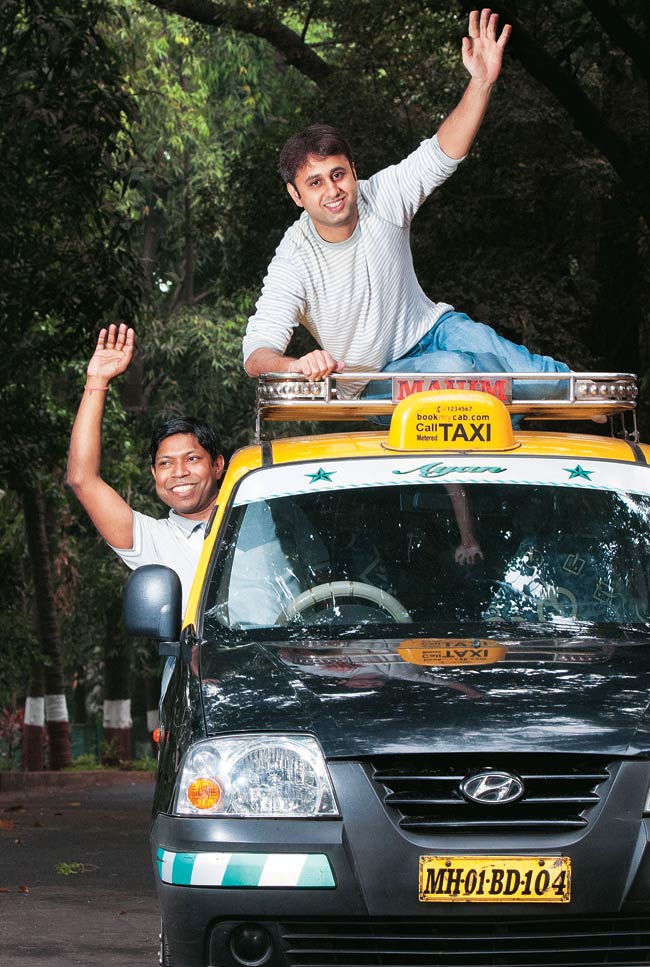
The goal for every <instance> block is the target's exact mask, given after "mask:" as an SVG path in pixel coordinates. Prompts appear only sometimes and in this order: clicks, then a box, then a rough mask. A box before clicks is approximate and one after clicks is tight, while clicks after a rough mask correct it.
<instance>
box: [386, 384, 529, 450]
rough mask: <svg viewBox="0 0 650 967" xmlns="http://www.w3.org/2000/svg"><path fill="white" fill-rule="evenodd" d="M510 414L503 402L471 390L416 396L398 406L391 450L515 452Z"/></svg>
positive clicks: (391, 428)
mask: <svg viewBox="0 0 650 967" xmlns="http://www.w3.org/2000/svg"><path fill="white" fill-rule="evenodd" d="M517 446H518V444H517V443H515V439H514V436H513V433H512V424H511V422H510V415H509V413H508V411H507V409H506V408H505V406H504V405H503V403H501V401H500V400H498V399H497V398H496V397H494V396H490V395H489V394H487V393H477V392H474V391H472V390H439V391H434V392H431V393H415V394H413V395H412V396H408V397H406V399H403V400H402V402H401V403H398V405H397V406H396V407H395V412H394V413H393V416H392V419H391V421H390V431H389V433H388V443H387V448H388V449H389V450H409V451H414V450H416V451H417V450H447V451H448V450H463V451H465V452H468V451H471V452H476V451H478V452H480V451H483V450H485V451H493V450H514V449H515V448H516V447H517Z"/></svg>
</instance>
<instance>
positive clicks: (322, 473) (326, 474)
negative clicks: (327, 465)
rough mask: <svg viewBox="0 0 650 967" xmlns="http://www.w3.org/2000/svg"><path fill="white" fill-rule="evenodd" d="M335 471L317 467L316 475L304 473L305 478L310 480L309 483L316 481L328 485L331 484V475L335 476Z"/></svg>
mask: <svg viewBox="0 0 650 967" xmlns="http://www.w3.org/2000/svg"><path fill="white" fill-rule="evenodd" d="M335 473H336V470H323V468H322V467H319V469H318V470H317V472H316V473H306V474H305V477H310V478H311V483H316V481H317V480H327V482H328V483H331V482H332V474H335Z"/></svg>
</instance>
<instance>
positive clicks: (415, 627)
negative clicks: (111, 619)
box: [125, 373, 650, 967]
mask: <svg viewBox="0 0 650 967" xmlns="http://www.w3.org/2000/svg"><path fill="white" fill-rule="evenodd" d="M361 375H362V376H364V377H366V378H367V379H368V380H370V379H372V380H377V379H383V380H384V381H385V383H386V387H385V397H386V398H384V399H378V400H362V399H361V400H360V399H348V398H347V396H346V394H345V392H341V393H340V394H339V392H338V390H339V387H340V386H341V383H342V381H345V379H346V376H345V374H339V375H338V376H331V377H329V378H328V379H326V380H324V381H322V382H316V383H310V382H308V381H306V380H305V379H304V378H303V377H300V376H287V375H283V376H266V377H263V378H262V379H261V380H260V381H259V385H258V423H257V438H256V442H255V443H254V444H253V445H251V446H248V447H245V448H244V449H242V450H239V451H238V452H237V453H236V454H235V455H234V457H233V458H232V460H231V462H230V466H229V468H228V470H227V473H226V475H225V477H224V481H223V485H222V487H221V491H220V494H219V498H218V504H217V506H216V508H215V512H214V515H213V518H212V520H211V521H210V524H209V526H208V532H207V535H206V540H205V545H204V549H203V554H202V557H201V560H200V563H199V566H198V569H197V573H196V577H195V581H194V585H193V589H192V593H191V595H190V600H189V603H188V606H187V608H186V612H185V615H184V616H181V604H180V601H181V595H180V586H179V582H178V579H177V577H176V575H175V574H174V572H173V571H170V570H169V569H167V568H163V567H160V566H151V567H145V568H140V569H139V570H138V571H136V572H134V574H133V575H132V576H131V578H130V580H129V584H128V587H127V591H126V598H125V615H126V621H127V627H128V628H129V630H130V631H131V632H132V633H134V634H142V635H147V636H149V637H153V638H156V639H158V641H159V642H160V651H161V654H166V655H173V656H175V657H176V664H175V671H174V674H173V676H172V679H171V683H170V686H169V688H168V690H167V692H166V695H165V699H164V702H163V708H162V718H161V738H160V747H159V748H160V756H159V771H158V780H157V786H156V793H155V801H154V810H153V823H152V831H151V846H152V860H153V865H154V872H155V878H156V884H157V890H158V896H159V901H160V908H161V916H162V930H161V950H160V962H161V963H162V964H163V965H165V967H194V965H196V967H198V965H206V967H208V965H209V967H262V965H268V967H334V965H340V967H380V965H381V967H434V965H435V967H440V965H442V967H445V965H449V967H451V965H457V967H460V965H462V967H488V965H489V967H495V965H506V967H532V965H537V967H540V965H554V967H561V965H572V967H573V965H601V964H609V965H611V964H619V965H628V967H630V965H641V964H644V965H647V964H648V963H650V845H649V843H650V540H649V539H648V538H649V526H650V469H649V467H648V460H649V459H650V447H648V446H647V445H644V444H642V443H640V442H639V438H638V433H637V430H636V422H635V406H636V402H635V401H636V382H635V378H634V377H633V376H632V375H630V374H615V373H614V374H612V373H569V374H552V375H550V374H549V375H548V376H546V375H545V374H535V375H534V377H532V376H530V375H525V374H512V375H508V376H507V377H504V375H503V374H485V375H484V376H481V377H480V378H477V377H476V376H472V377H470V376H463V375H462V374H453V375H445V374H436V375H433V376H432V375H431V374H429V375H424V374H422V375H418V374H391V375H390V376H387V375H386V374H379V375H378V374H374V373H373V374H361ZM354 378H355V380H356V381H357V382H358V381H359V378H360V374H354ZM294 420H298V421H305V420H312V421H313V420H322V421H325V422H326V423H327V424H331V423H332V422H334V421H339V420H340V421H346V420H347V421H350V420H352V421H356V422H355V427H357V428H355V429H348V430H344V432H334V433H332V432H327V433H323V434H320V435H309V436H301V437H284V436H283V437H280V438H278V437H276V438H273V439H269V438H267V437H268V431H269V427H270V425H271V422H272V421H281V422H282V425H283V426H284V427H285V428H286V426H287V424H288V423H289V422H291V421H294ZM368 420H371V421H375V422H374V423H372V422H367V421H368ZM558 420H560V421H562V422H561V423H558V422H557V421H558ZM363 421H366V422H365V423H364V422H363ZM532 421H534V423H532V425H531V422H532ZM540 421H541V422H540ZM552 421H556V422H555V423H554V422H552ZM567 421H576V422H575V423H572V424H571V426H570V429H567V425H568V424H567ZM580 421H583V422H582V423H580ZM594 421H596V422H594ZM599 422H600V423H602V425H599ZM380 424H383V425H380ZM358 427H361V428H358ZM554 427H555V428H554ZM581 431H582V432H581ZM594 431H595V432H594Z"/></svg>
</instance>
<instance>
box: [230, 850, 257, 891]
mask: <svg viewBox="0 0 650 967" xmlns="http://www.w3.org/2000/svg"><path fill="white" fill-rule="evenodd" d="M266 857H267V854H266V853H233V855H232V858H231V860H230V863H228V866H227V867H226V872H225V873H224V875H223V880H222V881H221V885H222V886H257V885H258V883H259V881H260V876H261V875H262V870H263V869H264V864H265V863H266Z"/></svg>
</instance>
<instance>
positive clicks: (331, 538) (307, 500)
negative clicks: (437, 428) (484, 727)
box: [203, 482, 650, 642]
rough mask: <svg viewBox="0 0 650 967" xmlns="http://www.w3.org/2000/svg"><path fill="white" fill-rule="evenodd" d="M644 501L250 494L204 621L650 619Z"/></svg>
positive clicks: (476, 624)
mask: <svg viewBox="0 0 650 967" xmlns="http://www.w3.org/2000/svg"><path fill="white" fill-rule="evenodd" d="M649 513H650V498H649V497H647V496H642V495H637V494H626V493H621V492H615V491H608V490H597V489H594V488H586V487H583V488H578V487H567V486H564V487H558V486H549V485H539V486H535V485H517V484H499V485H498V486H495V485H494V484H480V483H472V484H468V485H465V484H457V483H447V482H445V483H438V482H435V483H433V482H427V483H426V484H423V485H421V486H413V485H408V486H407V485H401V486H400V485H395V486H380V487H369V486H360V487H358V488H350V489H339V490H333V491H329V492H318V493H314V492H312V493H299V494H293V495H291V496H280V497H274V498H273V499H267V500H255V501H254V502H251V503H248V504H245V505H243V506H239V507H235V508H233V510H232V512H231V518H230V521H229V524H228V527H227V529H226V532H225V535H224V541H223V542H222V544H221V547H220V550H219V553H218V556H217V561H216V565H215V568H214V571H213V574H212V578H211V583H210V586H209V588H208V592H207V595H206V598H205V614H204V625H203V634H204V637H205V639H206V640H208V641H209V640H211V639H214V638H219V639H220V640H227V639H228V637H229V635H228V634H227V632H228V631H230V632H232V633H233V634H232V635H230V637H231V638H232V639H233V640H237V641H242V642H243V641H246V640H251V639H252V638H255V639H256V640H269V641H272V640H274V639H276V640H278V639H281V638H284V639H287V638H293V639H296V638H300V637H301V636H302V637H303V638H304V637H305V635H306V634H307V635H308V636H310V637H314V638H325V637H328V636H329V637H330V638H338V639H344V638H345V637H346V636H350V635H353V634H354V635H357V636H358V635H360V636H361V637H378V636H380V635H386V636H389V637H390V636H392V637H395V635H396V634H397V635H403V636H404V637H406V636H407V635H411V636H412V635H415V634H427V633H430V634H441V633H442V634H445V635H448V636H449V635H452V636H453V635H454V634H461V633H462V631H461V629H467V628H468V627H471V628H473V629H474V633H475V634H478V635H481V634H486V635H490V634H492V635H494V634H495V633H497V632H498V631H500V632H501V633H502V634H503V633H512V634H516V635H519V636H520V635H522V634H523V635H525V634H526V631H527V630H528V633H533V634H534V633H536V632H535V629H537V633H541V629H542V628H545V629H548V628H549V626H552V627H553V628H554V629H555V630H561V629H565V630H566V629H568V630H569V631H570V630H571V629H574V630H575V629H576V628H580V629H582V630H583V631H584V629H585V627H586V626H589V625H594V624H603V623H605V624H609V625H618V626H621V627H624V628H625V629H626V633H627V632H633V631H635V630H642V631H644V632H647V629H648V617H649V601H650V591H649V577H650V566H649V565H650V561H649V555H650V543H649V542H648V540H647V534H648V520H649ZM396 625H401V626H402V627H401V628H399V629H396ZM406 626H408V628H407V627H406ZM515 629H516V630H515Z"/></svg>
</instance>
